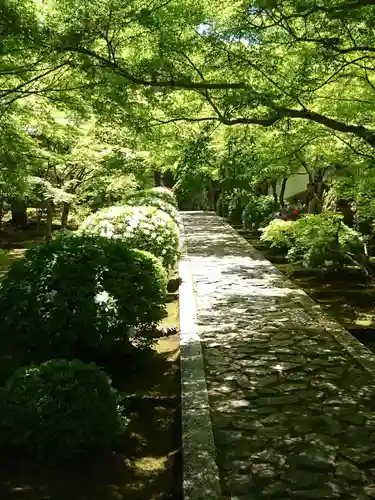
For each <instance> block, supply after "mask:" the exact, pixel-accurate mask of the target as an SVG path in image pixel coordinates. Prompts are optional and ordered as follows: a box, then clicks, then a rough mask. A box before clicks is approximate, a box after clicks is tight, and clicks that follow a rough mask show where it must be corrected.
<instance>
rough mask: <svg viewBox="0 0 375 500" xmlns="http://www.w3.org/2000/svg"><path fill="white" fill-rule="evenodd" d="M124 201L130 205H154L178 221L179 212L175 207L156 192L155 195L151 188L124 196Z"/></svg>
mask: <svg viewBox="0 0 375 500" xmlns="http://www.w3.org/2000/svg"><path fill="white" fill-rule="evenodd" d="M124 203H125V204H126V205H130V206H150V207H156V208H158V209H159V210H163V211H164V212H166V213H167V214H168V215H170V216H171V217H172V219H173V220H174V221H175V222H177V223H178V222H179V213H178V210H177V208H176V207H175V206H174V205H172V204H171V203H169V202H168V201H165V200H163V199H162V198H161V197H160V196H159V195H158V194H157V195H156V196H155V194H154V193H153V192H152V191H151V190H149V191H137V192H136V193H134V194H132V195H130V196H128V197H127V198H125V199H124Z"/></svg>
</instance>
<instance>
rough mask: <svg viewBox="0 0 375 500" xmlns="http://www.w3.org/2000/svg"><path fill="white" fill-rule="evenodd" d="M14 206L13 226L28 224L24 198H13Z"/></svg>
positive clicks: (12, 206) (12, 205) (12, 204)
mask: <svg viewBox="0 0 375 500" xmlns="http://www.w3.org/2000/svg"><path fill="white" fill-rule="evenodd" d="M11 208H12V226H14V227H17V226H26V224H27V212H26V208H27V206H26V203H25V202H24V201H23V200H13V201H12V203H11Z"/></svg>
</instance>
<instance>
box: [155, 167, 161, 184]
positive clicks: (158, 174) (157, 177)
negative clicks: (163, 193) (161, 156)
mask: <svg viewBox="0 0 375 500" xmlns="http://www.w3.org/2000/svg"><path fill="white" fill-rule="evenodd" d="M154 181H155V186H156V187H159V186H161V172H158V171H157V170H155V172H154Z"/></svg>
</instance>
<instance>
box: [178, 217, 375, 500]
mask: <svg viewBox="0 0 375 500" xmlns="http://www.w3.org/2000/svg"><path fill="white" fill-rule="evenodd" d="M182 215H183V223H184V227H185V234H186V245H187V251H188V256H189V260H190V266H191V271H192V275H193V278H194V281H195V292H196V311H197V323H198V331H199V335H200V341H201V344H202V350H203V359H204V368H205V375H206V382H207V389H208V399H209V407H210V413H211V420H212V426H213V434H214V442H215V448H216V461H217V465H218V469H219V475H220V484H221V495H222V499H225V500H229V499H231V500H245V499H246V500H258V499H259V500H261V499H284V500H287V499H288V500H293V499H326V498H333V499H334V498H340V499H343V500H345V499H348V500H349V499H356V500H364V499H371V498H375V413H374V410H375V361H374V357H373V355H372V354H371V353H370V352H369V351H368V350H367V349H366V348H365V347H363V346H362V345H361V344H360V343H359V342H358V341H357V340H355V339H354V338H353V337H352V336H351V335H350V334H349V333H348V332H347V331H346V330H344V329H343V328H342V327H340V326H339V325H338V324H337V323H336V322H335V321H334V320H333V319H332V318H330V317H328V316H326V315H325V314H324V313H323V312H322V311H321V309H320V308H319V306H317V305H316V304H315V303H314V302H313V301H312V299H310V298H309V297H308V296H307V295H306V294H305V293H304V292H303V291H301V290H300V289H298V288H296V287H295V286H294V285H293V284H292V283H291V282H289V281H288V280H287V279H286V278H285V277H283V276H282V275H281V274H279V272H278V271H277V270H276V269H275V268H274V266H272V264H270V263H269V262H268V261H267V260H265V259H264V258H263V257H262V256H261V255H260V254H259V253H258V252H257V251H256V250H255V249H254V248H253V247H252V246H251V245H249V244H248V243H247V242H246V241H245V240H244V239H243V238H241V237H240V236H239V235H237V233H236V232H235V231H234V230H233V229H232V228H231V227H230V226H229V225H228V224H226V223H225V222H224V221H223V220H222V219H221V218H219V217H217V216H216V215H213V214H210V213H203V212H195V213H194V212H185V213H183V214H182Z"/></svg>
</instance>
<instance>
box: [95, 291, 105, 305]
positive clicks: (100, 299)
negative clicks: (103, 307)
mask: <svg viewBox="0 0 375 500" xmlns="http://www.w3.org/2000/svg"><path fill="white" fill-rule="evenodd" d="M108 300H109V293H108V292H106V291H105V290H103V291H101V292H98V293H97V294H96V295H95V298H94V301H95V303H96V304H105V303H106V302H108Z"/></svg>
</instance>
